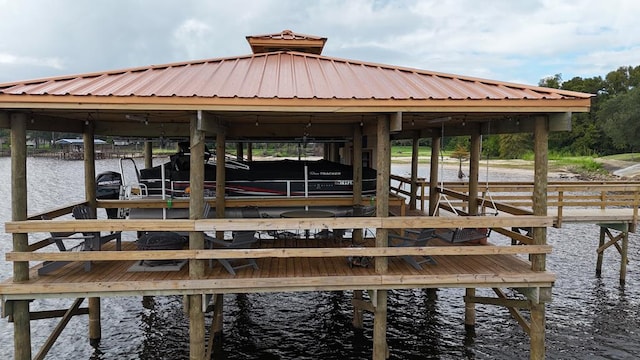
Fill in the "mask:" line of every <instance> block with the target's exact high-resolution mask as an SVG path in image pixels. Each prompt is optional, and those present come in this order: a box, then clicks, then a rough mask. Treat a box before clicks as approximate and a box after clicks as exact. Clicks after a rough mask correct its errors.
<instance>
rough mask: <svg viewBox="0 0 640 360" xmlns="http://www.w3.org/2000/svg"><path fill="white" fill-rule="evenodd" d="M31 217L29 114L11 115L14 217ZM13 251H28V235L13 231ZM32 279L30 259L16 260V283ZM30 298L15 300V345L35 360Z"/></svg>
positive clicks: (21, 355)
mask: <svg viewBox="0 0 640 360" xmlns="http://www.w3.org/2000/svg"><path fill="white" fill-rule="evenodd" d="M26 219H27V116H26V115H25V114H12V115H11V220H12V221H24V220H26ZM12 236H13V251H28V248H29V239H28V234H13V235H12ZM28 280H29V262H26V261H20V262H14V263H13V282H15V283H20V282H24V281H28ZM29 321H30V319H29V301H27V300H20V301H14V302H13V333H14V335H13V347H14V357H15V359H16V360H28V359H31V324H30V322H29Z"/></svg>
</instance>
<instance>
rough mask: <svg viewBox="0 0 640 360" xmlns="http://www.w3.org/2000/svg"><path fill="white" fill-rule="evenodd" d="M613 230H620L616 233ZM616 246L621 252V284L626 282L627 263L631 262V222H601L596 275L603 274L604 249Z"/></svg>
mask: <svg viewBox="0 0 640 360" xmlns="http://www.w3.org/2000/svg"><path fill="white" fill-rule="evenodd" d="M611 230H616V231H619V233H618V234H616V235H614V234H612V233H611ZM611 246H614V247H615V248H616V250H618V253H619V254H620V284H624V283H625V282H626V277H627V263H628V262H629V258H628V256H629V255H628V251H629V224H628V223H617V224H601V225H600V241H599V243H598V249H597V250H596V253H597V254H598V258H597V261H596V276H601V275H602V263H603V261H604V251H605V250H606V249H607V248H609V247H611Z"/></svg>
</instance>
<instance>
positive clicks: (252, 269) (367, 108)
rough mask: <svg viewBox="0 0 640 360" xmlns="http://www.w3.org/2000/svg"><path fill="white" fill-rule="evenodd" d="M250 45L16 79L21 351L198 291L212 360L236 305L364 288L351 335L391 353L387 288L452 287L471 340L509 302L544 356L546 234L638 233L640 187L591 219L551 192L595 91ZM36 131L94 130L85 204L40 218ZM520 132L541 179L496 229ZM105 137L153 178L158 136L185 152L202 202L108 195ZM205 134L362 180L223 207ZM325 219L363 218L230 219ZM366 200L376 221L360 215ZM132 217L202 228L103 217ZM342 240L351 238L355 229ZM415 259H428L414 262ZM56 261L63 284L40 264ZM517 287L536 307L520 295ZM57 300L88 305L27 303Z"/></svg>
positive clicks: (203, 336)
mask: <svg viewBox="0 0 640 360" xmlns="http://www.w3.org/2000/svg"><path fill="white" fill-rule="evenodd" d="M247 40H248V41H249V45H250V46H251V48H252V50H253V51H254V53H253V54H250V55H246V56H240V57H234V58H222V59H209V60H201V61H191V62H184V63H176V64H168V65H158V66H150V67H141V68H134V69H124V70H116V71H107V72H102V73H92V74H81V75H77V76H67V77H60V78H52V79H37V80H33V81H19V82H15V83H9V84H0V127H3V128H8V129H11V149H12V154H11V155H12V158H11V161H12V178H11V179H12V180H11V181H12V194H11V207H12V219H11V221H9V222H7V223H6V224H5V231H6V232H7V233H10V234H12V237H13V251H11V252H9V253H7V254H6V258H5V260H6V261H10V262H12V263H13V277H12V278H11V279H9V280H8V281H5V282H3V283H2V284H0V297H1V299H2V305H3V306H2V314H3V316H4V317H6V318H8V319H9V321H11V322H13V324H14V339H13V341H14V344H15V345H14V349H15V358H16V359H20V360H25V359H31V358H37V359H40V358H44V356H45V355H46V353H47V352H48V350H49V349H50V348H51V347H52V346H53V344H54V343H55V340H56V338H57V337H58V335H59V334H60V332H62V329H64V326H65V325H66V323H67V322H68V321H69V319H70V318H71V317H72V316H74V315H77V314H86V315H88V323H89V334H88V338H89V341H88V342H89V343H90V344H91V345H93V346H99V343H100V338H101V326H100V319H101V304H100V301H101V298H104V297H117V296H130V295H137V296H164V295H184V299H185V300H184V306H185V309H186V312H187V313H188V317H189V329H190V331H189V349H190V358H191V359H199V360H200V359H204V358H210V357H211V356H212V354H211V351H212V349H213V345H214V343H215V342H216V341H220V339H221V337H220V336H219V335H220V334H221V332H222V330H223V329H222V316H223V309H224V294H228V293H264V292H295V291H334V290H350V291H353V300H352V304H353V326H354V328H361V327H362V326H363V321H362V314H363V312H364V311H367V312H371V313H372V314H373V318H374V322H373V339H372V348H373V351H372V356H371V357H372V358H373V359H376V360H379V359H385V358H387V357H388V355H389V354H390V353H392V352H393V351H394V349H393V348H389V347H388V345H387V312H388V303H387V298H388V292H389V290H393V289H403V288H445V287H452V288H462V289H465V296H464V299H463V301H461V306H464V309H465V324H464V325H465V326H466V327H467V328H469V329H471V328H473V327H474V325H475V324H476V321H481V319H476V311H475V304H490V305H496V306H503V307H507V308H508V309H509V311H510V313H511V314H512V315H513V317H514V318H515V319H516V321H517V322H518V323H519V324H520V325H521V326H522V328H523V330H524V331H525V332H526V333H527V334H528V335H529V337H530V352H529V357H530V358H531V359H543V358H544V357H545V321H546V318H545V304H546V303H548V302H550V301H551V300H552V299H551V289H552V287H553V284H554V282H555V280H556V277H555V275H554V274H553V273H551V272H549V271H547V269H546V256H547V255H548V254H550V253H552V251H553V249H552V247H551V246H549V245H548V244H547V242H546V230H547V228H548V227H550V226H561V225H562V223H566V222H569V221H588V222H594V223H602V224H624V227H621V228H622V229H623V232H625V231H633V230H634V229H635V223H636V220H637V205H638V201H637V199H638V187H637V185H635V184H627V185H624V186H627V188H625V189H624V190H620V189H619V190H620V191H621V192H630V193H631V195H626V196H631V198H632V200H630V201H629V200H628V199H625V200H621V199H618V200H612V199H611V198H606V199H602V200H601V202H602V206H603V207H602V208H598V209H592V210H593V211H592V210H588V209H587V210H588V212H587V213H584V214H583V215H575V216H574V215H572V214H571V213H572V211H573V209H567V206H568V205H567V204H568V203H569V202H571V201H573V200H572V198H571V197H570V196H569V195H568V193H565V192H563V193H562V195H559V193H558V195H557V196H556V195H553V196H551V194H552V193H553V192H552V191H551V189H553V186H555V185H553V184H549V183H548V180H547V173H548V168H547V143H548V135H549V133H550V132H551V131H567V130H569V129H570V125H571V113H572V112H586V111H589V106H590V97H591V95H590V94H584V93H577V92H570V91H563V90H557V89H549V88H540V87H535V86H528V85H520V84H511V83H504V82H500V81H492V80H484V79H476V78H471V77H464V76H458V75H451V74H441V73H435V72H429V71H424V70H417V69H407V68H401V67H395V66H389V65H381V64H371V63H366V62H361V61H351V60H343V59H336V58H331V57H327V56H324V55H321V52H322V48H323V46H324V43H325V41H326V38H321V37H316V36H310V35H302V34H296V33H293V32H291V31H289V30H285V31H283V32H282V33H277V34H267V35H258V36H251V37H248V38H247ZM256 84H260V86H257V85H256ZM28 130H48V131H60V132H71V133H77V134H82V136H83V144H84V147H83V150H84V154H83V159H84V160H83V161H84V174H83V176H84V180H85V181H84V183H85V201H82V202H81V203H76V204H64V205H62V206H61V207H60V208H57V209H51V210H49V211H46V212H44V213H39V214H28V211H27V209H28V206H27V193H28V192H29V189H28V188H27V181H26V171H27V162H26V133H27V131H28ZM506 133H530V134H532V136H533V139H534V141H533V143H534V149H533V150H534V154H535V161H534V163H535V164H534V181H533V182H532V183H531V184H526V185H521V186H522V187H521V188H520V189H521V191H524V192H526V195H522V196H521V197H520V198H498V197H497V194H499V193H504V192H506V190H504V189H498V188H497V187H496V188H494V189H493V190H495V192H494V191H493V190H492V193H495V194H496V198H494V199H493V200H492V201H491V202H490V203H491V204H492V205H491V207H492V208H493V209H494V210H495V211H496V213H495V214H492V215H493V216H482V215H484V213H485V212H486V210H487V208H488V205H487V204H488V202H486V201H485V200H486V199H487V196H486V195H487V194H486V192H485V193H483V189H482V185H483V184H482V183H481V182H480V181H479V173H480V157H481V143H482V137H483V136H492V135H495V134H506ZM98 135H100V136H102V135H105V136H113V137H124V138H126V137H130V138H131V137H133V138H139V139H144V141H145V151H144V153H145V166H146V167H151V141H152V140H153V139H157V138H161V137H162V138H168V137H171V138H181V139H188V142H189V145H190V146H189V151H190V170H189V171H190V176H189V185H190V192H189V196H188V197H185V198H182V199H176V200H174V201H172V202H171V203H169V202H168V201H167V200H166V199H158V198H152V197H146V198H145V197H141V198H138V199H129V200H127V199H118V200H101V199H98V198H97V196H96V192H97V190H96V181H95V179H96V166H95V159H96V156H95V153H96V152H95V149H94V144H95V138H96V136H98ZM447 136H467V137H469V138H470V144H471V149H470V165H469V169H468V172H469V182H467V183H460V184H456V185H455V186H454V185H453V184H451V185H450V184H447V185H446V186H443V184H442V182H441V181H440V175H439V174H440V164H439V161H438V159H439V157H440V152H441V149H440V147H441V144H442V139H443V138H444V137H447ZM425 138H426V139H430V143H431V151H432V152H431V162H430V164H429V166H430V168H429V170H430V171H429V174H430V178H429V179H428V181H426V180H424V181H422V180H420V179H418V178H417V174H418V171H417V170H418V160H417V159H418V156H417V154H418V148H419V140H420V139H425ZM394 139H411V140H412V143H413V149H414V151H413V158H412V174H411V177H410V178H409V179H406V180H402V181H405V182H406V183H407V184H409V187H410V190H402V189H400V188H397V189H400V190H401V191H406V194H404V193H399V192H400V190H393V189H392V187H391V186H390V184H392V180H394V181H395V180H398V179H397V178H392V176H391V173H390V165H391V159H390V143H391V140H394ZM207 141H208V142H209V143H211V142H213V143H214V144H215V151H216V153H217V154H224V153H225V149H226V148H227V147H231V146H235V148H236V150H237V154H238V156H239V157H240V158H242V159H245V158H246V160H247V161H249V162H250V160H251V144H252V143H256V142H261V141H283V142H297V143H300V142H321V143H323V144H325V146H324V150H325V151H324V155H323V156H324V157H325V158H326V159H328V160H332V161H336V162H340V163H343V164H348V165H350V166H351V167H352V171H353V176H352V193H351V194H349V195H348V196H342V197H283V198H279V197H274V198H255V197H254V198H251V197H247V198H242V197H239V198H230V197H227V196H226V195H225V167H224V166H218V167H217V172H216V187H215V196H205V188H204V177H205V174H204V158H205V156H204V153H205V143H206V142H207ZM245 151H246V153H245ZM245 155H246V156H245ZM363 164H368V165H370V166H371V167H374V168H375V169H377V175H376V194H375V198H369V197H366V196H363V194H362V169H363V166H364V165H363ZM61 186H64V185H63V184H61ZM504 186H505V187H507V186H508V185H504ZM558 186H559V185H558ZM576 186H577V185H576ZM601 186H603V187H604V186H608V184H601ZM620 186H623V185H620ZM603 191H604V190H603ZM614 191H617V190H614ZM505 196H507V195H505ZM518 201H521V202H522V203H518ZM584 201H587V200H584ZM619 202H624V204H621V203H619ZM610 204H615V205H616V206H617V207H623V209H621V211H622V212H624V214H622V213H616V215H615V216H613V217H612V216H611V215H610V214H611V212H610V209H609V205H610ZM78 206H84V207H85V209H89V210H87V211H86V214H87V215H86V217H84V218H82V219H81V220H79V219H78V217H76V219H75V220H74V219H70V218H69V214H70V213H72V212H74V209H77V208H78ZM316 206H351V207H353V209H354V211H353V212H352V213H351V214H350V215H349V216H334V217H320V216H315V215H321V214H322V213H320V212H315V213H314V212H308V215H309V216H308V217H302V218H286V217H270V218H264V217H259V218H230V217H228V216H226V214H228V213H229V212H230V209H234V208H236V209H237V208H245V207H257V208H268V207H288V208H291V209H292V210H293V209H300V208H306V207H309V208H310V209H312V208H313V207H316ZM362 206H370V207H372V208H373V209H374V210H375V212H374V213H373V214H362V213H359V212H357V211H355V209H357V208H360V207H362ZM119 208H127V209H132V210H133V209H169V208H173V209H175V208H181V209H184V210H185V213H186V214H188V215H187V216H185V217H184V218H181V219H161V218H157V219H135V220H132V219H128V218H117V219H111V218H109V219H105V218H103V217H101V216H99V215H100V214H102V213H103V210H102V209H119ZM305 210H306V209H305ZM596 210H597V211H596ZM554 211H557V213H554ZM585 211H586V210H585ZM616 211H617V210H616ZM205 214H206V215H207V216H205ZM312 214H314V216H312ZM615 226H618V225H615ZM615 226H613V225H612V226H611V227H615ZM605 228H606V229H609V226H608V225H606V226H605ZM454 229H492V231H495V232H497V233H500V234H502V235H505V236H508V237H510V238H511V239H513V242H512V243H509V244H506V245H496V244H488V245H481V244H478V243H473V244H471V243H450V242H447V241H443V240H441V239H440V238H437V239H436V237H437V236H436V235H441V234H443V233H445V232H447V231H452V232H455V231H454ZM338 230H339V231H338ZM413 230H417V231H426V232H428V233H429V234H433V235H434V237H433V241H431V242H428V243H414V245H413V246H412V245H407V243H404V244H401V245H398V244H396V243H394V242H393V241H392V239H394V235H399V236H404V235H411V231H413ZM247 231H250V232H255V233H257V234H260V236H261V237H260V240H259V241H258V243H257V244H256V245H255V246H253V247H251V248H224V247H223V248H215V247H214V248H211V247H210V246H209V245H208V244H211V243H219V242H220V241H222V240H223V238H224V236H225V234H229V233H231V232H247ZM322 231H324V233H325V234H329V233H330V234H333V236H327V237H324V238H322V237H320V236H311V237H310V239H307V238H309V236H308V235H307V236H305V237H304V238H302V237H297V238H296V239H295V241H287V240H289V239H287V238H282V239H281V238H278V237H277V236H275V237H274V236H271V234H278V233H279V232H288V233H295V234H320V233H321V232H322ZM345 231H346V232H347V233H349V234H350V235H349V236H342V235H341V234H343V233H345ZM607 231H609V230H607ZM144 232H175V233H181V234H185V236H186V237H187V238H188V243H187V244H186V245H185V246H184V248H182V249H179V250H173V249H172V250H153V251H147V250H140V249H139V248H138V247H137V244H135V243H134V242H133V241H130V240H127V237H126V236H121V234H123V233H124V234H139V233H144ZM38 234H39V235H38ZM42 234H47V235H45V236H44V237H43V236H42ZM60 234H67V235H69V234H83V236H85V238H84V241H85V242H84V244H85V250H87V248H86V244H93V245H92V247H91V248H90V249H89V250H91V251H64V250H66V249H63V248H61V247H59V246H57V245H58V242H56V240H59V237H60ZM263 234H267V235H269V236H264V237H262V235H263ZM610 235H611V236H613V237H615V238H617V239H618V240H620V242H619V241H618V240H613V239H612V240H609V241H605V239H604V238H603V239H601V242H602V247H603V251H604V248H606V247H610V246H619V247H620V249H621V250H622V251H624V248H625V245H624V241H625V240H624V239H625V238H626V237H625V236H621V237H619V238H618V237H617V235H613V233H611V232H610ZM406 237H410V236H406ZM134 239H136V240H138V241H139V239H140V238H139V237H138V236H137V235H134ZM223 243H224V242H223ZM227 243H228V242H227ZM354 245H357V246H354ZM515 245H517V246H515ZM61 250H63V251H61ZM354 258H357V259H371V263H372V265H371V266H369V267H365V266H353V262H350V261H348V259H354ZM417 258H421V259H422V260H425V261H427V260H428V261H429V262H428V263H423V265H418V266H415V265H413V263H414V262H415V259H417ZM235 259H243V260H244V259H253V261H254V263H255V266H248V267H244V268H242V269H238V270H236V271H235V274H234V273H232V272H230V271H228V270H227V268H226V267H225V266H223V264H224V263H225V261H230V260H235ZM411 259H413V260H411ZM160 260H175V261H178V262H184V263H185V264H184V266H182V267H179V268H177V269H173V270H171V271H130V269H131V267H132V266H133V265H135V264H136V263H137V262H140V261H160ZM422 260H421V261H422ZM412 261H413V262H412ZM49 264H53V266H49ZM251 264H253V263H251ZM30 265H34V266H30ZM45 266H49V267H48V268H47V271H42V270H41V269H43V268H44V267H45ZM479 288H489V289H494V292H495V294H496V296H495V297H482V296H477V295H476V289H479ZM506 288H509V289H515V290H516V291H517V292H518V294H520V296H519V297H517V298H511V297H509V296H507V295H505V294H506V293H505V291H504V290H503V289H506ZM46 298H73V299H76V301H75V302H74V304H73V306H72V307H71V308H69V309H52V310H50V311H44V312H35V311H31V310H30V304H31V302H32V301H38V300H39V299H46ZM85 299H87V300H86V301H87V306H86V307H85V308H82V307H81V304H82V303H83V302H84V301H85ZM207 305H211V307H212V311H213V313H214V316H213V319H214V320H213V321H212V322H211V323H210V324H205V317H204V312H205V311H206V310H208V306H207ZM54 317H55V318H60V324H59V326H58V327H56V329H55V330H54V331H53V332H52V334H51V336H50V337H49V339H48V340H46V341H45V343H44V344H42V346H40V347H39V349H40V350H39V351H38V352H37V353H36V354H32V353H31V348H32V341H31V335H30V328H31V326H32V322H34V321H37V319H40V318H54ZM461 325H462V324H461Z"/></svg>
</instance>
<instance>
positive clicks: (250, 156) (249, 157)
mask: <svg viewBox="0 0 640 360" xmlns="http://www.w3.org/2000/svg"><path fill="white" fill-rule="evenodd" d="M247 161H253V143H247Z"/></svg>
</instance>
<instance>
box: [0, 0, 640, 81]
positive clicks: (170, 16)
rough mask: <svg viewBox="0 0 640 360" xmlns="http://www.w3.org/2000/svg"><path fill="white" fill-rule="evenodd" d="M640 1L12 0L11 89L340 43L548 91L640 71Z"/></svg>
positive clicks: (4, 64) (8, 18)
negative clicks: (277, 47) (270, 39)
mask: <svg viewBox="0 0 640 360" xmlns="http://www.w3.org/2000/svg"><path fill="white" fill-rule="evenodd" d="M639 14H640V1H637V0H607V1H603V0H594V1H590V0H571V1H565V0H518V1H512V0H483V1H479V0H433V1H431V0H423V1H420V0H406V1H404V0H345V1H339V0H313V1H305V0H254V1H250V0H212V1H205V0H180V1H175V0H167V1H165V0H153V1H151V0H147V1H145V0H94V1H81V0H75V1H73V0H56V1H49V0H20V1H18V0H0V34H1V35H0V82H9V81H17V80H25V79H31V78H40V77H48V76H57V75H65V74H76V73H84V72H93V71H103V70H111V69H120V68H128V67H136V66H146V65H151V64H164V63H170V62H179V61H186V60H194V59H208V58H218V57H228V56H235V55H244V54H248V53H250V52H251V50H250V48H249V45H248V44H247V42H246V40H245V36H246V35H256V34H267V33H278V32H280V31H282V30H284V29H291V30H293V31H294V32H298V33H302V34H310V35H318V36H324V37H327V38H328V41H327V44H326V46H325V49H324V52H323V55H327V56H332V57H339V58H348V59H356V60H364V61H368V62H377V63H384V64H391V65H399V66H408V67H414V68H419V69H425V70H432V71H438V72H446V73H453V74H460V75H469V76H476V77H482V78H488V79H494V80H501V81H511V82H517V83H524V84H533V85H535V84H537V83H538V81H539V80H540V79H542V78H544V77H547V76H552V75H554V74H558V73H560V74H562V78H563V79H565V80H568V79H571V78H572V77H574V76H580V77H583V78H585V77H592V76H598V75H599V76H605V75H606V74H607V73H608V72H609V71H611V70H615V69H617V68H618V67H620V66H626V65H633V66H637V65H640V35H639V34H640V21H639V20H638V15H639Z"/></svg>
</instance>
